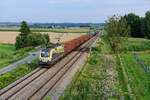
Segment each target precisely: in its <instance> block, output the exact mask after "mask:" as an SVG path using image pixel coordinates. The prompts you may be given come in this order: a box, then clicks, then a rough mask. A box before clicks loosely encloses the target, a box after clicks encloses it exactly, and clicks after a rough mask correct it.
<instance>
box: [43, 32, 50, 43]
mask: <svg viewBox="0 0 150 100" xmlns="http://www.w3.org/2000/svg"><path fill="white" fill-rule="evenodd" d="M44 38H45V39H46V45H48V43H49V42H50V38H49V35H48V34H44Z"/></svg>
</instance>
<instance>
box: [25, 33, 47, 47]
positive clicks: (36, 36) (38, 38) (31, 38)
mask: <svg viewBox="0 0 150 100" xmlns="http://www.w3.org/2000/svg"><path fill="white" fill-rule="evenodd" d="M27 41H28V43H27V44H28V46H38V45H46V42H47V41H46V38H45V36H44V35H42V34H40V33H33V34H29V35H28V36H27Z"/></svg>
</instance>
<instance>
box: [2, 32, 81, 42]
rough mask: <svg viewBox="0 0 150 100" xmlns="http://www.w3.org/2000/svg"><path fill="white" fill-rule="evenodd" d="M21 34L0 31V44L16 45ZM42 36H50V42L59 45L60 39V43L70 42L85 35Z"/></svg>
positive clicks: (58, 34)
mask: <svg viewBox="0 0 150 100" xmlns="http://www.w3.org/2000/svg"><path fill="white" fill-rule="evenodd" d="M19 33H20V32H9V31H0V44H1V43H2V44H3V43H4V44H14V43H15V41H16V36H17V35H19ZM41 33H42V34H48V35H49V36H50V42H52V43H57V41H58V39H59V38H60V42H64V41H68V40H71V39H74V38H77V37H79V36H81V35H83V34H74V33H54V32H41Z"/></svg>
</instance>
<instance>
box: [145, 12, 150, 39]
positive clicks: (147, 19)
mask: <svg viewBox="0 0 150 100" xmlns="http://www.w3.org/2000/svg"><path fill="white" fill-rule="evenodd" d="M145 23H146V28H147V36H148V38H149V39H150V11H148V12H146V14H145Z"/></svg>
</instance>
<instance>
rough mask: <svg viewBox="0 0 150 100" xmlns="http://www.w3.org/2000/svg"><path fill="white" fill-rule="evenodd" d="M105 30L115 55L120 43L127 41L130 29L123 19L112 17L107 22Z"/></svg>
mask: <svg viewBox="0 0 150 100" xmlns="http://www.w3.org/2000/svg"><path fill="white" fill-rule="evenodd" d="M105 30H106V31H107V33H108V38H109V41H110V44H111V47H112V49H113V50H114V53H116V52H117V51H118V48H119V45H120V44H121V42H123V41H124V40H125V39H126V40H127V37H128V36H129V33H130V27H129V26H128V25H127V21H126V19H125V18H124V17H121V18H120V17H117V16H115V15H114V16H112V17H110V18H109V20H108V21H107V25H106V26H105ZM122 37H124V38H122Z"/></svg>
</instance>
